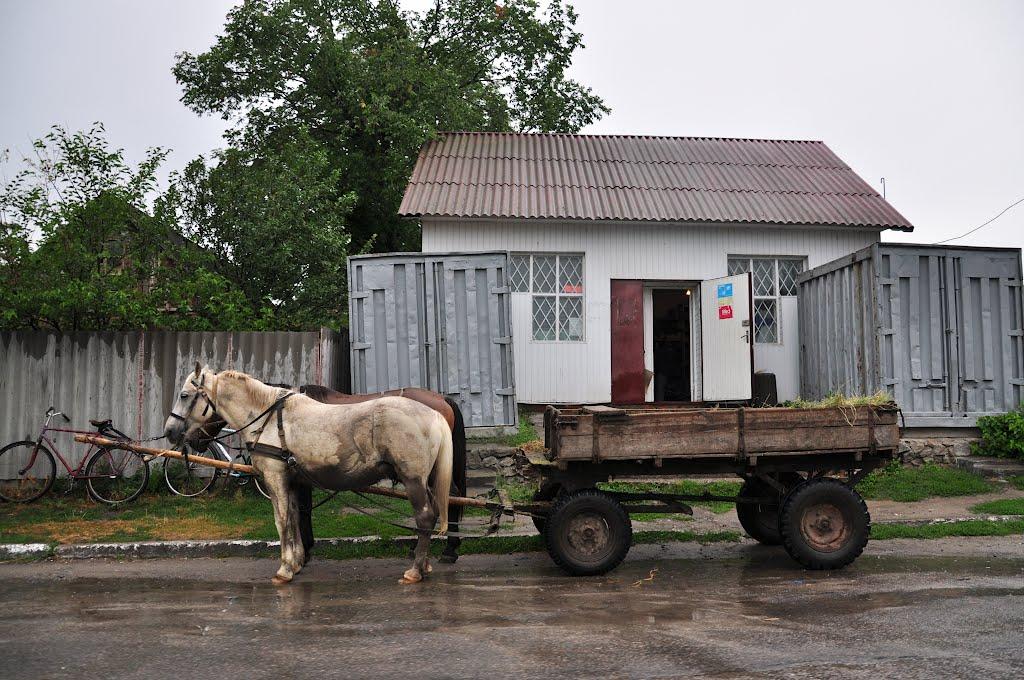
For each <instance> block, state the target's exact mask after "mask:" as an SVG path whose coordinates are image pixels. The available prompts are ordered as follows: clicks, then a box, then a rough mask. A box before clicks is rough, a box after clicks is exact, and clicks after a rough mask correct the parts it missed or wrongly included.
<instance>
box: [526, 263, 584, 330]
mask: <svg viewBox="0 0 1024 680" xmlns="http://www.w3.org/2000/svg"><path fill="white" fill-rule="evenodd" d="M508 270H509V283H510V284H511V285H512V292H513V293H528V294H529V295H530V297H531V318H532V320H533V339H534V340H540V341H546V342H580V341H582V340H583V256H582V255H561V254H548V253H538V254H535V255H530V254H526V253H516V254H514V255H512V257H511V258H510V259H509V264H508Z"/></svg>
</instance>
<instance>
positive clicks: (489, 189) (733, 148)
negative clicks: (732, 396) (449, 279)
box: [401, 133, 913, 403]
mask: <svg viewBox="0 0 1024 680" xmlns="http://www.w3.org/2000/svg"><path fill="white" fill-rule="evenodd" d="M401 213H402V214H403V215H405V216H408V217H415V218H419V219H420V220H421V221H422V225H423V242H422V250H423V252H458V251H480V250H507V251H508V252H509V253H510V261H509V268H508V277H509V283H510V285H511V287H512V290H513V293H514V294H513V296H512V322H513V336H514V337H513V340H514V348H515V353H514V357H515V377H516V391H517V395H518V399H519V401H521V402H526V403H552V402H577V403H580V402H586V403H594V402H607V401H615V402H642V401H645V400H646V401H687V400H700V399H702V398H708V399H711V398H712V392H714V390H713V389H712V382H713V381H712V380H711V379H709V378H708V375H709V370H710V367H711V365H712V364H713V363H715V362H719V363H722V362H723V361H724V363H726V364H728V363H729V362H731V361H733V359H734V358H735V357H736V356H738V355H736V354H735V353H733V354H729V351H727V350H728V346H730V343H740V344H739V345H738V346H739V347H740V349H741V350H742V348H743V343H746V338H748V337H749V335H747V333H748V332H749V321H748V320H747V319H746V317H747V316H749V314H750V313H751V312H752V314H753V343H754V344H753V364H754V368H755V370H759V371H769V372H772V373H774V374H775V375H776V380H777V384H778V392H779V398H780V399H786V398H792V397H795V396H797V392H798V390H799V347H798V340H797V335H798V329H797V308H796V304H797V302H796V297H795V294H796V286H795V278H796V276H797V274H798V273H799V272H801V271H802V270H804V269H807V268H812V267H815V266H818V265H821V264H824V263H826V262H829V261H832V260H834V259H836V258H838V257H841V256H843V255H846V254H849V253H852V252H854V251H856V250H858V249H860V248H863V247H865V246H867V245H870V244H872V243H875V242H877V241H879V237H880V234H881V232H882V230H885V229H898V230H903V231H911V230H912V229H913V226H912V225H911V224H910V223H909V222H908V221H907V220H906V219H905V218H904V217H903V216H902V215H900V214H899V213H898V212H897V211H896V210H895V209H894V208H893V207H892V206H891V205H889V204H888V203H887V202H886V201H885V200H884V199H883V198H882V197H881V196H880V195H879V194H878V193H877V192H876V191H874V190H873V189H872V188H871V187H870V186H869V185H868V184H867V183H866V182H864V181H863V180H862V179H861V178H860V177H858V176H857V175H856V173H854V172H853V171H852V170H851V169H850V168H849V167H848V166H847V165H846V164H844V163H843V162H842V161H841V160H839V158H837V157H836V155H835V154H834V153H832V151H831V150H830V149H829V148H828V147H827V146H825V144H823V143H821V142H814V141H778V140H753V139H711V138H693V137H639V136H605V135H561V134H513V133H444V134H442V135H440V136H439V138H438V139H436V140H433V141H431V142H429V143H427V144H426V145H425V146H424V148H423V149H422V151H421V153H420V156H419V159H418V161H417V164H416V168H415V170H414V172H413V175H412V178H411V180H410V183H409V186H408V189H407V190H406V193H405V197H404V200H403V202H402V207H401ZM745 272H750V274H751V277H750V286H751V290H750V292H751V293H752V299H751V300H749V307H748V301H747V299H746V298H745V295H746V291H744V290H743V289H744V288H745V287H746V284H745V283H744V285H739V284H737V289H736V291H735V294H736V296H737V297H736V299H735V300H733V298H732V295H733V290H732V287H731V286H727V285H725V286H718V287H717V289H716V288H714V287H713V286H709V285H707V284H706V283H705V285H704V286H701V283H702V282H708V281H709V280H712V279H717V278H720V277H726V276H729V275H735V274H742V273H745ZM733 280H735V281H742V282H745V281H746V279H728V280H727V281H733ZM726 294H728V295H726ZM701 300H703V305H702V304H701ZM734 306H735V307H736V312H735V317H736V318H733V317H734V312H733V307H734ZM702 307H703V311H702ZM748 309H749V310H750V312H748V311H747V310H748ZM702 314H703V316H702ZM744 321H746V323H745V324H744V323H743V322H744ZM719 322H721V323H719ZM733 322H735V324H733ZM730 324H733V325H730ZM734 326H735V327H734ZM744 328H745V329H747V330H743V329H744ZM746 351H747V353H748V354H749V349H747V350H746ZM723 357H724V359H723ZM729 357H732V358H729ZM748 367H749V364H748ZM718 369H720V370H724V371H728V366H725V367H721V366H719V367H718ZM714 375H715V376H716V377H715V378H714V382H715V384H717V381H718V380H719V379H723V380H724V378H723V377H722V375H720V374H714ZM747 375H749V373H747ZM746 380H747V382H749V377H747V378H746ZM714 398H716V399H718V398H728V395H725V396H724V397H723V396H722V395H715V396H714Z"/></svg>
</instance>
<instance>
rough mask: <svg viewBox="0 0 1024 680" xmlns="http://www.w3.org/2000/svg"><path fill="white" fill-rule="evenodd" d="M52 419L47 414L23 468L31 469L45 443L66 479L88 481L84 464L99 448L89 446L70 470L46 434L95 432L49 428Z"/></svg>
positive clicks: (55, 444)
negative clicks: (65, 473)
mask: <svg viewBox="0 0 1024 680" xmlns="http://www.w3.org/2000/svg"><path fill="white" fill-rule="evenodd" d="M52 418H53V414H47V416H46V420H45V421H44V422H43V426H42V427H41V428H40V429H39V435H38V436H36V446H35V448H34V449H33V450H32V457H31V458H30V459H29V461H28V464H27V465H26V466H25V469H26V470H27V469H29V468H31V467H32V465H33V464H35V461H36V455H38V453H39V445H40V444H42V443H43V442H46V445H47V447H48V448H49V449H50V451H51V452H52V453H53V455H54V456H56V457H57V460H59V461H60V464H61V465H63V466H64V469H65V470H67V473H68V477H69V478H70V479H73V480H76V481H77V480H80V479H89V478H90V475H87V474H85V465H86V462H87V461H88V460H89V459H90V458H92V456H93V454H94V453H95V452H96V451H98V450H100V447H99V446H96V445H94V444H90V445H89V448H88V449H87V450H86V452H85V455H84V456H82V458H81V460H79V461H78V465H77V466H76V467H74V468H72V467H71V465H69V464H68V461H67V459H66V458H64V454H62V453H61V451H60V449H59V448H57V443H56V442H55V441H54V440H53V439H52V438H51V437H48V436H47V433H48V432H64V433H66V434H96V432H95V431H94V430H74V429H71V428H66V427H50V420H51V419H52ZM115 432H116V430H115ZM116 433H117V434H119V435H122V436H123V434H122V433H120V432H116ZM92 477H96V475H92Z"/></svg>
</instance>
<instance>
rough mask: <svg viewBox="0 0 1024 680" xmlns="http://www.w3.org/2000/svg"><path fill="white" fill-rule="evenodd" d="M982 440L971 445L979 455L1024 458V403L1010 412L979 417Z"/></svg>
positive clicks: (973, 450)
mask: <svg viewBox="0 0 1024 680" xmlns="http://www.w3.org/2000/svg"><path fill="white" fill-rule="evenodd" d="M978 429H979V430H981V442H980V443H975V444H972V445H971V451H972V453H974V454H976V455H979V456H998V457H1000V458H1019V459H1024V404H1021V405H1020V406H1018V407H1017V409H1016V410H1013V411H1010V412H1009V413H1003V414H1000V415H995V416H981V417H980V418H978Z"/></svg>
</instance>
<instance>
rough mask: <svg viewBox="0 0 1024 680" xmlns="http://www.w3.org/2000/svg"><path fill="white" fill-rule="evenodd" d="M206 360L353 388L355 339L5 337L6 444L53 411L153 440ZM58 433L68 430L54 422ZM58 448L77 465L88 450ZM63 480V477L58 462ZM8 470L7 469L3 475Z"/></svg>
mask: <svg viewBox="0 0 1024 680" xmlns="http://www.w3.org/2000/svg"><path fill="white" fill-rule="evenodd" d="M196 361H199V362H201V363H203V364H205V365H209V366H210V367H211V368H213V369H215V370H223V369H227V368H234V369H237V370H241V371H245V372H246V373H249V374H252V375H255V376H257V377H259V378H261V379H263V380H266V381H268V382H281V383H289V384H293V385H299V384H305V383H317V384H326V385H328V386H332V387H337V388H339V389H345V388H347V386H348V376H347V367H348V338H347V336H345V335H342V334H340V333H338V332H336V331H331V330H326V329H324V330H321V331H319V332H309V333H227V332H219V333H215V332H210V333H185V332H180V333H179V332H171V331H145V332H125V333H114V332H110V333H85V332H82V333H66V334H58V333H53V332H45V331H8V332H3V333H0V394H2V395H3V399H0V446H3V445H5V444H7V443H9V442H11V441H15V440H19V439H25V438H29V439H34V438H35V437H36V435H37V434H38V432H39V427H40V425H41V423H42V420H43V414H44V413H45V412H46V409H47V408H48V407H49V406H53V407H55V408H56V409H58V410H60V411H63V412H65V413H66V414H67V415H68V417H70V418H71V421H72V423H71V425H70V426H68V427H74V428H77V429H85V430H88V429H91V428H90V426H89V419H90V418H94V419H103V418H111V419H113V421H114V426H115V427H117V428H118V429H119V430H121V431H123V432H125V433H126V434H128V435H130V436H133V437H136V438H140V439H141V438H145V437H150V436H155V435H158V434H160V433H161V432H162V431H163V427H164V421H165V420H166V418H167V413H168V412H169V411H170V408H171V402H172V401H173V400H174V396H175V394H177V391H178V388H179V387H180V386H181V382H182V381H183V380H184V378H185V374H186V372H187V371H189V370H191V368H192V367H193V366H194V365H195V362H196ZM52 424H53V425H54V426H55V427H64V426H65V423H64V422H63V421H60V420H55V421H54V422H53V423H52ZM55 441H56V443H57V445H58V447H59V448H60V450H61V452H62V453H64V455H65V457H68V458H69V460H68V462H69V463H70V464H71V465H72V467H74V466H75V465H76V464H77V463H78V459H79V457H80V456H81V455H82V454H83V453H84V451H85V449H84V448H82V447H79V446H76V445H75V443H74V442H73V441H72V439H71V435H64V434H61V435H57V436H56V437H55ZM57 469H58V472H63V468H62V467H61V465H60V463H59V462H58V464H57ZM4 472H5V471H4V470H0V474H3V473H4Z"/></svg>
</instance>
